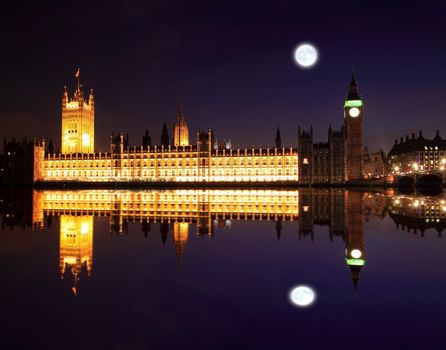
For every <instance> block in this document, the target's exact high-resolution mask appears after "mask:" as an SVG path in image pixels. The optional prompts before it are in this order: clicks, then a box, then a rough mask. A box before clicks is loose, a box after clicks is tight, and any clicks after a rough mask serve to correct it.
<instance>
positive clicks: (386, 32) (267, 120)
mask: <svg viewBox="0 0 446 350" xmlns="http://www.w3.org/2000/svg"><path fill="white" fill-rule="evenodd" d="M4 3H5V4H3V5H1V9H0V12H1V15H0V16H1V21H0V29H1V31H0V33H1V34H0V45H1V47H2V50H1V54H0V70H1V77H2V84H1V86H2V92H1V94H0V102H1V104H2V107H3V108H2V110H1V112H0V123H1V128H0V137H5V136H7V137H12V136H18V137H22V136H28V137H31V136H41V137H45V138H46V139H48V138H50V137H51V138H53V140H54V143H55V145H56V146H57V145H59V144H60V118H61V117H60V114H61V96H62V92H63V86H64V85H65V84H67V85H68V87H69V90H70V93H72V92H73V89H74V87H75V79H74V73H75V71H76V69H77V67H80V68H81V75H82V80H83V83H84V87H85V89H86V90H87V89H88V90H89V89H90V88H93V89H94V90H95V95H96V130H97V132H96V144H97V146H98V149H101V150H108V141H109V138H108V135H109V133H110V132H111V131H118V130H122V131H128V132H129V134H130V143H131V144H140V142H141V136H142V134H143V130H144V129H145V128H148V129H149V132H150V134H151V136H152V141H154V142H155V143H159V136H160V131H161V128H162V123H163V122H164V121H166V122H168V124H169V125H172V124H173V122H174V119H175V110H176V105H177V102H178V99H179V95H180V94H181V95H182V96H183V100H184V107H185V113H186V119H187V122H188V124H189V128H190V131H191V134H192V139H193V140H195V130H196V129H197V128H207V127H212V128H214V130H215V132H216V135H217V137H218V138H231V139H232V141H233V144H235V145H239V146H244V145H245V144H247V145H260V144H261V145H264V146H265V145H267V144H272V143H273V142H274V137H275V129H276V127H277V126H279V127H280V128H281V132H282V138H283V141H284V143H285V144H286V145H290V144H293V145H295V142H296V133H297V127H298V126H299V125H300V126H302V127H305V128H308V127H309V126H310V124H312V125H313V127H314V130H315V134H316V137H317V139H318V140H321V141H325V140H326V137H327V136H326V135H327V129H328V125H329V124H332V125H333V127H334V128H335V129H338V128H339V127H340V126H341V124H342V103H343V100H344V98H345V96H346V93H347V86H348V82H349V80H350V74H351V69H352V66H354V67H355V71H356V76H357V80H358V84H359V88H360V92H361V94H362V96H363V98H364V100H365V103H366V105H365V125H364V132H365V140H366V143H367V144H368V145H369V146H370V148H373V149H374V148H378V147H380V146H382V147H383V148H384V149H385V150H389V148H390V146H391V145H392V143H393V141H394V139H395V138H397V137H400V136H403V135H405V134H407V133H410V132H413V131H416V130H418V129H420V128H423V129H424V131H425V135H427V136H432V135H433V134H434V131H435V129H437V128H438V129H440V130H442V131H443V133H444V135H445V136H446V128H445V127H444V126H445V124H446V123H445V121H444V118H443V113H444V112H443V109H444V101H445V99H446V67H445V63H446V40H445V39H444V38H445V37H446V21H445V18H444V14H445V13H446V4H445V3H444V2H440V1H401V2H399V1H312V0H309V1H242V0H239V1H221V2H213V1H165V0H157V1H150V2H149V1H137V0H133V1H132V0H117V1H108V2H97V1H70V2H63V1H40V4H39V5H36V4H33V3H31V2H30V3H27V2H24V1H21V2H20V1H6V2H4ZM302 41H310V42H312V43H314V44H316V45H317V47H318V49H319V52H320V60H319V62H318V64H317V65H316V66H315V67H314V68H313V69H310V70H302V69H300V68H298V67H297V66H296V65H295V64H294V62H293V59H292V52H293V49H294V48H295V46H296V45H297V44H298V43H300V42H302Z"/></svg>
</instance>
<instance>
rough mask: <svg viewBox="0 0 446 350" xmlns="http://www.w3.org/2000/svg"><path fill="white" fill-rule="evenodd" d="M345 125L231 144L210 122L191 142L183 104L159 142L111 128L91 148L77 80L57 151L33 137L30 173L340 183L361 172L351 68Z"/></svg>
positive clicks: (60, 177) (91, 109) (58, 178)
mask: <svg viewBox="0 0 446 350" xmlns="http://www.w3.org/2000/svg"><path fill="white" fill-rule="evenodd" d="M343 109H344V116H343V126H342V128H341V130H340V131H333V130H332V128H331V126H330V128H329V132H328V142H326V143H314V140H313V130H312V129H310V130H309V131H305V130H301V129H300V128H299V130H298V135H297V144H296V147H290V148H286V147H283V146H282V141H281V137H280V132H279V130H278V132H277V136H276V140H275V147H273V148H272V147H271V148H252V149H247V148H245V149H233V148H232V146H231V145H230V144H229V143H226V144H218V143H217V142H216V139H215V136H214V132H213V130H211V129H209V130H198V131H197V132H196V138H195V143H192V142H191V138H190V134H189V128H188V126H187V123H186V118H185V114H184V110H183V106H182V104H180V105H179V106H178V109H177V113H176V123H175V126H174V128H173V140H170V137H169V130H168V128H167V126H166V125H164V128H163V131H162V135H161V140H160V141H161V142H160V144H159V145H152V142H151V139H150V137H149V135H148V133H147V132H146V135H144V137H143V140H142V144H141V145H136V146H131V145H129V144H128V136H127V135H126V134H124V133H118V134H112V135H111V139H110V151H109V152H104V153H103V152H95V148H94V144H95V132H94V130H95V125H94V123H95V121H94V119H95V118H94V116H95V100H94V94H93V90H91V92H90V94H89V96H88V98H87V97H86V96H84V93H83V91H82V85H80V83H79V80H78V84H77V88H76V91H75V92H74V95H73V98H71V99H70V98H69V93H68V91H67V88H65V89H64V93H63V96H62V133H61V145H62V147H61V151H60V152H54V151H53V150H46V149H45V142H44V141H34V144H33V154H32V159H33V172H32V181H33V182H35V183H46V182H97V183H99V182H104V183H107V182H136V183H143V182H160V183H259V182H260V183H300V184H317V183H324V184H344V183H347V182H350V181H355V180H360V179H362V177H363V170H362V167H363V164H362V154H363V153H362V149H363V142H362V125H363V102H362V99H361V97H360V95H359V92H358V86H357V84H356V80H355V78H354V76H353V75H352V79H351V82H350V86H349V91H348V95H347V98H346V99H345V101H344V106H343Z"/></svg>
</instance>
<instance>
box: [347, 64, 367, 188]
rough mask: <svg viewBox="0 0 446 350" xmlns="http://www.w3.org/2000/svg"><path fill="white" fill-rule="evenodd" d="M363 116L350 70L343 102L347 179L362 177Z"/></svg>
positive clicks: (360, 101) (361, 103) (353, 75)
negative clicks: (348, 83) (346, 93)
mask: <svg viewBox="0 0 446 350" xmlns="http://www.w3.org/2000/svg"><path fill="white" fill-rule="evenodd" d="M363 118H364V116H363V102H362V99H361V96H360V95H359V91H358V84H357V83H356V79H355V74H354V72H352V78H351V80H350V85H349V88H348V95H347V98H346V99H345V102H344V127H345V155H346V159H345V163H346V164H345V166H346V177H347V178H346V180H347V181H352V180H360V179H362V178H363V169H362V168H363V159H362V149H363V142H362V124H363Z"/></svg>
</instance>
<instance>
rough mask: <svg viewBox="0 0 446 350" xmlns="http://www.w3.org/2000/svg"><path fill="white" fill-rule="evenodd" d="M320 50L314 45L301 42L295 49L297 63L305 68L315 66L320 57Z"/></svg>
mask: <svg viewBox="0 0 446 350" xmlns="http://www.w3.org/2000/svg"><path fill="white" fill-rule="evenodd" d="M318 56H319V55H318V52H317V49H316V47H315V46H314V45H311V44H300V45H299V46H298V47H297V48H296V50H295V51H294V59H295V60H296V63H297V64H298V65H299V66H301V67H303V68H310V67H312V66H314V64H315V63H316V62H317V59H318Z"/></svg>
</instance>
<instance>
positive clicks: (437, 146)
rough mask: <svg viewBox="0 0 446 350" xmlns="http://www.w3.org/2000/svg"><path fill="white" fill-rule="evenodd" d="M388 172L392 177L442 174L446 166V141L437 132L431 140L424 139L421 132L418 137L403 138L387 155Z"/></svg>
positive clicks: (396, 142) (413, 134) (413, 135)
mask: <svg viewBox="0 0 446 350" xmlns="http://www.w3.org/2000/svg"><path fill="white" fill-rule="evenodd" d="M387 164H388V172H389V174H391V175H404V174H409V173H414V172H416V173H442V172H444V170H445V166H446V139H443V138H441V136H440V131H439V130H437V131H436V133H435V137H434V138H433V139H432V140H430V139H426V138H424V137H423V132H422V131H421V130H420V131H419V133H418V137H416V136H415V133H412V135H411V137H409V136H406V137H405V138H404V139H403V138H402V137H401V139H400V141H399V142H398V140H395V144H394V145H393V147H392V149H391V150H390V152H389V153H388V155H387Z"/></svg>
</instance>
